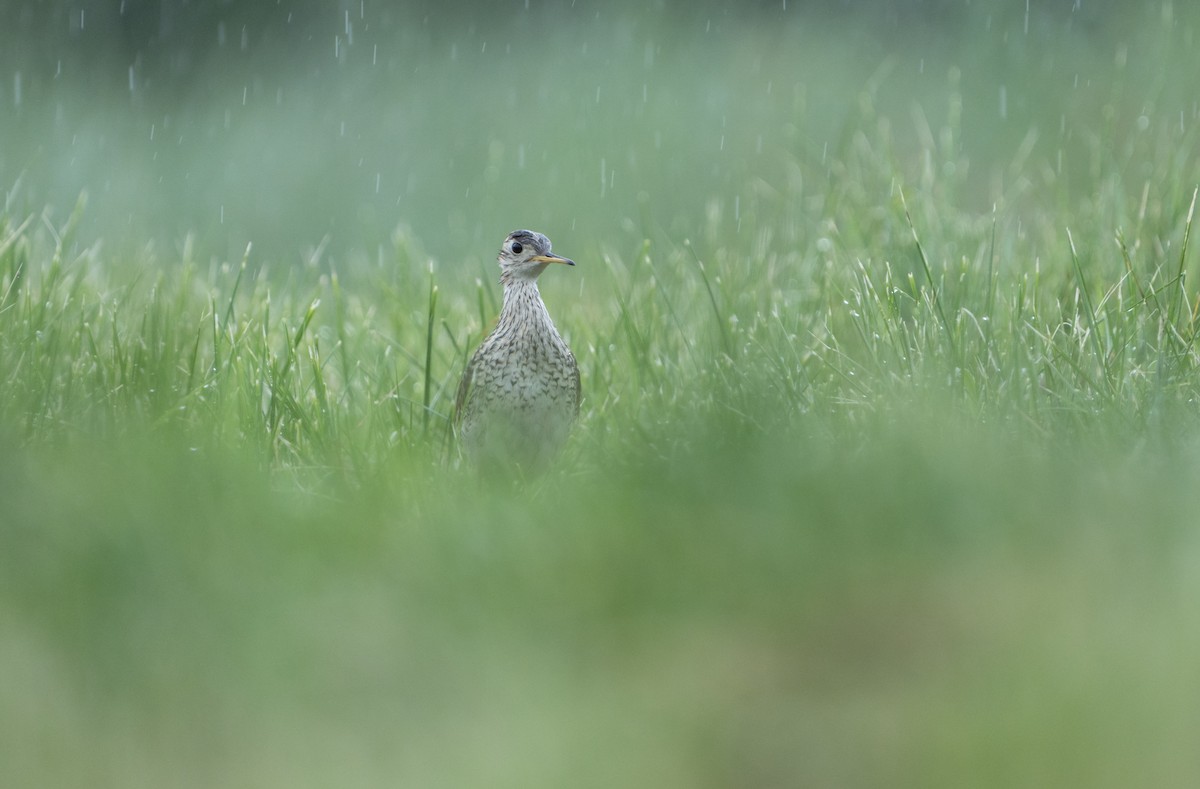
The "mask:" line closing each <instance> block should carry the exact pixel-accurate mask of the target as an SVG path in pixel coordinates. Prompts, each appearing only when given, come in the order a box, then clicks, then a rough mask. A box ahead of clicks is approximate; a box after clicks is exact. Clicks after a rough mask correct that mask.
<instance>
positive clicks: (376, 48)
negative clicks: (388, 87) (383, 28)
mask: <svg viewBox="0 0 1200 789" xmlns="http://www.w3.org/2000/svg"><path fill="white" fill-rule="evenodd" d="M378 60H379V45H378V44H376V45H375V46H374V47H373V48H372V49H371V65H372V66H374V65H375V63H376V61H378Z"/></svg>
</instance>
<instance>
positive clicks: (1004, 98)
mask: <svg viewBox="0 0 1200 789" xmlns="http://www.w3.org/2000/svg"><path fill="white" fill-rule="evenodd" d="M1000 117H1001V118H1002V119H1005V120H1007V119H1008V86H1006V85H1001V86H1000Z"/></svg>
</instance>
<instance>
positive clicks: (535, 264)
mask: <svg viewBox="0 0 1200 789" xmlns="http://www.w3.org/2000/svg"><path fill="white" fill-rule="evenodd" d="M497 260H498V262H499V263H500V281H501V282H505V283H507V282H511V281H513V280H528V281H530V282H532V281H534V280H536V279H537V278H538V275H540V274H541V273H542V271H544V270H545V268H546V266H548V265H550V264H551V263H565V264H567V265H568V266H574V265H575V261H573V260H571V259H570V258H564V257H559V256H558V255H555V254H552V253H551V252H550V239H548V238H546V237H545V236H543V235H542V234H541V233H535V232H533V231H532V230H514V231H513V232H511V233H509V234H508V238H506V239H504V244H503V245H502V246H501V247H500V256H499V258H497Z"/></svg>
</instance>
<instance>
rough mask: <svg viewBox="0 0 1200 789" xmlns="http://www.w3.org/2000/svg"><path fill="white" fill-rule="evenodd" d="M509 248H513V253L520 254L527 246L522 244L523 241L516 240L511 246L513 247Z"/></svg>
mask: <svg viewBox="0 0 1200 789" xmlns="http://www.w3.org/2000/svg"><path fill="white" fill-rule="evenodd" d="M509 249H511V250H512V253H513V254H514V255H519V254H521V251H522V250H523V249H525V247H523V246H521V242H520V241H514V242H512V246H511V247H509Z"/></svg>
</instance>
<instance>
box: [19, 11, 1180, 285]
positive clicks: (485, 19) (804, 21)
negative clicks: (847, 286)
mask: <svg viewBox="0 0 1200 789" xmlns="http://www.w3.org/2000/svg"><path fill="white" fill-rule="evenodd" d="M1172 13H1173V5H1172V4H1171V3H1161V2H1146V3H1141V2H1138V3H1117V2H1112V1H1110V2H1100V1H1098V0H1061V1H1060V2H1053V3H1051V2H1044V1H1043V2H1025V0H1008V1H1006V2H986V1H985V0H905V1H902V2H883V0H875V1H873V2H848V1H847V0H825V1H824V2H817V1H815V0H791V1H790V2H784V1H781V0H776V1H775V2H744V3H735V2H724V3H721V2H702V3H664V2H658V3H649V4H644V5H643V4H640V3H615V4H614V3H588V2H580V1H579V0H575V1H574V2H570V1H567V0H564V1H562V2H541V1H539V0H516V1H515V2H508V3H501V4H491V3H457V4H456V3H451V4H443V3H438V2H417V3H396V4H392V3H380V2H371V1H370V0H355V2H339V3H320V2H293V1H289V2H285V1H281V2H273V3H245V2H220V1H213V2H203V1H192V2H188V1H187V0H161V2H136V1H135V0H123V1H122V0H113V1H112V2H62V3H47V2H31V1H28V0H27V1H25V2H18V1H14V0H6V1H5V2H3V3H0V18H3V20H4V22H3V30H2V32H0V187H2V188H3V189H4V193H5V195H6V207H7V208H8V209H9V210H10V211H14V212H16V213H44V212H48V213H49V215H50V216H51V217H53V218H54V219H53V221H58V222H61V221H63V220H64V218H65V216H66V215H67V214H68V213H69V212H70V211H71V209H72V207H73V206H74V205H75V203H76V200H77V199H78V198H79V196H80V194H81V193H86V195H87V198H88V203H87V208H86V211H85V213H84V214H83V217H82V224H81V238H82V239H83V240H84V241H85V242H86V241H88V240H93V239H102V240H103V242H104V243H105V244H106V245H107V246H108V247H109V248H110V249H112V248H116V249H117V250H123V249H128V250H129V251H132V250H135V249H137V250H140V249H141V248H142V247H143V246H145V245H153V246H154V247H155V248H156V249H157V250H158V251H159V255H160V257H161V258H162V259H163V260H170V259H172V258H173V257H177V256H178V253H179V249H180V247H181V244H182V241H183V239H184V238H185V237H188V236H189V235H190V237H191V243H192V244H193V245H194V247H195V248H196V249H197V250H198V251H199V252H200V253H201V254H207V255H214V256H216V257H217V258H220V259H232V260H237V259H240V257H241V255H242V252H243V250H244V249H245V247H246V244H247V243H248V242H253V244H254V248H255V253H254V257H255V259H256V260H259V261H280V262H282V263H284V264H290V263H296V262H301V261H304V260H319V259H323V258H328V259H329V260H332V261H338V260H341V261H345V260H348V259H355V260H358V259H362V260H376V261H383V260H385V259H391V258H392V256H393V247H394V246H395V244H396V243H397V239H398V237H399V236H400V235H402V236H403V237H404V238H406V239H408V240H409V241H410V242H411V241H412V240H415V241H416V243H418V244H419V245H420V247H421V251H420V252H419V254H418V255H417V257H424V256H431V257H434V258H437V259H450V260H455V259H459V258H462V257H464V256H472V255H474V256H480V257H484V258H490V256H491V254H492V251H493V247H494V246H495V244H496V243H497V239H499V238H502V237H503V234H504V233H505V232H507V231H508V230H510V229H513V228H514V227H518V226H535V227H538V228H541V229H544V230H546V231H547V232H551V233H552V234H553V237H554V238H555V239H556V242H557V243H558V244H559V246H560V247H561V248H562V249H564V250H574V251H575V254H578V250H575V248H574V247H573V245H572V243H571V242H572V241H573V240H575V237H582V236H581V235H578V229H579V228H580V226H581V225H583V226H585V227H587V228H588V234H587V237H588V238H592V237H596V236H598V237H602V238H605V239H608V240H610V241H611V242H613V243H617V244H620V243H626V242H628V243H630V244H635V243H637V242H639V241H640V240H641V238H643V237H653V236H654V235H655V234H660V233H663V234H667V235H669V236H671V237H672V238H673V239H674V240H676V241H678V240H680V237H683V236H686V234H687V233H688V232H689V229H690V228H694V227H695V224H696V221H697V218H699V217H703V216H704V215H705V214H706V212H712V211H714V210H720V211H735V210H736V211H740V210H743V209H744V208H745V207H746V206H748V205H750V204H751V199H752V196H753V193H755V191H756V190H758V191H763V192H765V191H769V190H771V189H772V188H781V179H786V178H787V177H789V176H788V173H789V172H793V171H795V170H796V169H797V168H796V162H797V161H807V162H812V161H816V162H820V161H821V160H822V158H823V157H824V156H826V155H827V153H828V152H829V151H830V150H831V148H832V149H835V150H839V149H840V146H844V145H846V144H847V132H846V130H847V129H848V128H853V127H858V126H861V121H862V119H863V116H864V114H869V115H871V116H872V117H878V118H880V119H883V120H884V121H886V122H888V123H890V125H891V127H892V134H893V135H894V138H895V140H896V152H897V155H898V156H899V157H901V162H900V166H901V167H902V168H904V167H906V166H910V164H909V163H906V162H905V161H904V160H903V159H904V157H906V156H908V155H909V154H911V156H912V158H913V161H912V162H911V167H912V168H913V169H914V172H915V170H916V169H917V168H918V167H919V166H920V164H919V162H918V161H916V159H917V157H918V153H917V152H918V151H919V150H920V149H921V148H922V147H925V146H923V145H922V142H923V141H922V140H921V139H920V138H921V135H922V134H928V135H936V134H937V133H938V129H939V127H940V126H941V125H942V124H943V123H944V122H945V120H946V118H947V117H948V116H950V115H955V114H957V115H958V116H959V117H958V118H957V122H958V123H959V124H960V127H961V129H962V136H961V139H956V140H954V141H953V143H952V144H953V146H954V147H955V148H956V149H957V150H958V151H959V152H960V154H961V157H962V160H963V161H964V162H970V174H969V176H966V177H967V179H968V180H969V183H970V188H969V189H967V190H965V192H964V194H963V199H965V200H968V201H970V203H971V204H972V205H977V206H978V208H979V210H980V211H984V212H986V211H988V210H990V207H991V206H992V205H993V204H994V203H995V201H996V200H997V196H998V194H999V193H1001V192H1003V189H1004V186H1003V185H1002V184H998V179H999V180H1002V178H1003V172H1004V168H1005V167H1006V166H1008V165H1009V164H1011V163H1012V161H1013V158H1014V157H1016V156H1026V157H1027V156H1030V155H1033V156H1041V157H1044V158H1045V160H1046V161H1048V162H1050V161H1057V163H1058V164H1057V166H1059V167H1062V166H1063V160H1064V157H1065V159H1066V165H1065V166H1066V168H1067V170H1068V172H1067V173H1066V176H1065V177H1068V178H1075V179H1076V180H1078V181H1079V184H1080V187H1079V188H1080V189H1081V190H1082V191H1083V192H1086V190H1087V189H1088V188H1090V186H1089V180H1088V168H1089V160H1088V156H1089V155H1090V154H1089V152H1088V151H1087V150H1085V147H1084V146H1082V145H1081V144H1080V143H1081V141H1080V140H1079V139H1078V138H1075V137H1074V135H1075V134H1076V129H1075V128H1074V127H1073V125H1072V119H1073V118H1075V117H1087V118H1095V119H1097V120H1101V119H1106V120H1107V121H1108V122H1109V125H1108V126H1107V127H1106V128H1103V129H1099V128H1097V129H1094V130H1089V131H1092V132H1095V133H1097V134H1100V133H1102V134H1103V135H1104V140H1105V141H1106V143H1105V144H1108V142H1111V143H1112V144H1113V145H1116V144H1117V142H1118V141H1119V140H1120V139H1121V138H1122V136H1123V135H1125V134H1127V133H1132V132H1136V131H1137V127H1136V125H1137V119H1138V118H1139V117H1140V116H1142V115H1143V113H1144V108H1143V107H1139V106H1138V101H1139V95H1140V90H1139V85H1138V82H1137V79H1131V82H1130V86H1129V89H1128V90H1127V91H1125V92H1121V91H1114V90H1113V86H1111V85H1109V84H1103V85H1095V84H1092V82H1091V80H1090V78H1089V71H1090V69H1091V68H1092V67H1093V66H1094V65H1095V64H1098V63H1103V64H1104V65H1105V67H1106V68H1107V67H1108V66H1110V65H1111V63H1112V61H1113V59H1114V58H1120V57H1123V55H1122V54H1121V53H1122V51H1127V50H1123V49H1122V47H1123V46H1126V47H1127V44H1126V43H1124V39H1123V36H1126V35H1127V34H1128V31H1130V30H1137V29H1139V26H1142V27H1144V25H1145V23H1146V20H1147V19H1149V20H1151V21H1152V23H1153V22H1154V21H1155V20H1158V19H1159V18H1160V17H1161V20H1162V23H1163V24H1171V18H1170V17H1171V14H1172ZM981 40H982V41H986V42H988V44H987V45H985V46H980V44H979V42H980V41H981ZM1134 65H1136V64H1134ZM1148 73H1149V72H1148ZM1132 76H1134V75H1132V74H1131V77H1132ZM747 86H750V87H749V89H748V88H747ZM1114 95H1116V96H1118V97H1121V96H1124V97H1125V99H1126V100H1127V101H1128V102H1129V106H1127V107H1126V106H1115V107H1114V106H1113V97H1114ZM1159 95H1164V94H1163V93H1162V91H1159ZM1165 95H1167V96H1168V97H1170V95H1171V94H1170V92H1169V90H1168V92H1167V94H1165ZM1178 101H1179V104H1180V108H1179V109H1180V113H1184V112H1187V113H1189V114H1191V113H1194V107H1193V106H1190V105H1189V102H1191V101H1192V100H1191V99H1190V98H1189V97H1187V96H1186V95H1179V96H1178ZM1106 108H1107V109H1106ZM1160 110H1161V108H1160ZM1159 114H1162V113H1161V112H1160V113H1159ZM1093 147H1094V146H1093ZM1073 162H1074V163H1076V164H1075V165H1074V166H1072V163H1073ZM959 175H960V176H962V174H961V173H960V174H959ZM829 177H830V178H836V174H835V173H830V174H829ZM661 184H678V188H671V189H663V188H662V187H661ZM812 188H813V190H814V191H819V189H820V185H819V184H814V185H812ZM714 206H716V207H714ZM47 207H48V208H47ZM406 243H408V242H406Z"/></svg>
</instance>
